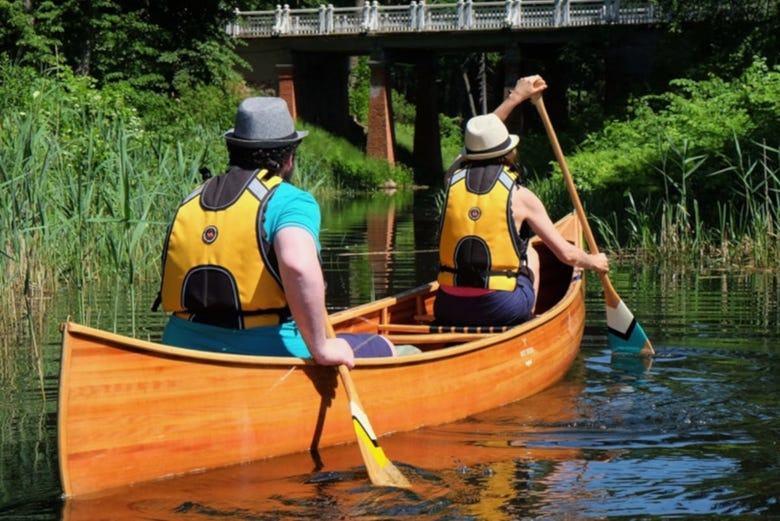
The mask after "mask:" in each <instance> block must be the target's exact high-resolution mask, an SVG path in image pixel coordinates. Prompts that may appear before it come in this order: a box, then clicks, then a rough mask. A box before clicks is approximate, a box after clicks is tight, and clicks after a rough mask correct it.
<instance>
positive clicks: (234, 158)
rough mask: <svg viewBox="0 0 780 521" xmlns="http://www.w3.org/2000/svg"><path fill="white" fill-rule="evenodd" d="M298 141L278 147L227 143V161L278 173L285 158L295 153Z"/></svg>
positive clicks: (234, 164) (240, 165)
mask: <svg viewBox="0 0 780 521" xmlns="http://www.w3.org/2000/svg"><path fill="white" fill-rule="evenodd" d="M296 148H298V143H295V144H293V145H287V146H284V147H279V148H243V147H237V146H232V145H230V144H228V145H227V150H228V157H229V162H230V164H231V165H233V166H237V167H240V168H243V169H245V170H255V169H258V168H260V169H266V170H268V171H269V172H270V173H272V174H276V173H278V172H279V171H280V170H281V169H282V166H284V164H285V162H286V161H287V158H288V157H289V156H290V155H292V154H294V153H295V149H296Z"/></svg>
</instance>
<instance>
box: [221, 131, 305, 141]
mask: <svg viewBox="0 0 780 521" xmlns="http://www.w3.org/2000/svg"><path fill="white" fill-rule="evenodd" d="M233 136H235V137H236V138H238V139H242V140H244V141H263V142H264V141H269V142H271V141H289V140H291V139H294V138H297V137H298V131H293V133H292V134H288V135H286V136H282V137H262V138H258V137H243V136H239V135H237V134H236V133H235V131H234V132H233Z"/></svg>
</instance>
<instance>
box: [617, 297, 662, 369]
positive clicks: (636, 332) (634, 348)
mask: <svg viewBox="0 0 780 521" xmlns="http://www.w3.org/2000/svg"><path fill="white" fill-rule="evenodd" d="M607 328H608V330H607V337H608V339H609V345H610V347H611V348H612V351H613V352H614V353H616V354H626V355H640V356H652V355H654V354H655V350H653V346H652V344H651V343H650V339H649V338H647V335H646V334H645V330H644V329H642V326H640V325H639V322H637V321H636V319H635V318H634V315H633V313H631V310H630V309H628V307H627V306H626V305H625V304H624V303H623V301H622V300H618V301H617V303H610V302H607Z"/></svg>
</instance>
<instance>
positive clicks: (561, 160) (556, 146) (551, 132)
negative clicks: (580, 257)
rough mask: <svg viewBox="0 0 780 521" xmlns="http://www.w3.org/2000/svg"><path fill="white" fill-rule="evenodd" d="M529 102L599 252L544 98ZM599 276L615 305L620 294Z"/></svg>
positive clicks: (591, 242) (592, 248)
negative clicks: (535, 111)
mask: <svg viewBox="0 0 780 521" xmlns="http://www.w3.org/2000/svg"><path fill="white" fill-rule="evenodd" d="M531 103H533V104H534V105H535V106H536V109H537V111H538V112H539V115H540V116H541V118H542V123H544V129H545V131H546V132H547V136H548V137H549V138H550V144H551V145H552V147H553V152H554V153H555V159H557V160H558V164H559V165H560V167H561V171H562V172H563V180H564V181H565V182H566V189H567V190H568V191H569V197H570V198H571V201H572V203H573V204H574V211H575V213H576V214H577V218H579V220H580V223H582V228H583V231H584V233H585V240H586V241H587V243H588V249H590V251H591V253H594V254H597V253H599V247H598V245H597V244H596V238H595V237H594V236H593V231H592V230H591V229H590V224H589V223H588V217H587V215H585V209H584V208H583V207H582V202H581V201H580V196H579V194H578V193H577V187H576V186H575V185H574V179H573V178H572V175H571V172H569V167H568V165H567V164H566V157H565V156H564V155H563V150H562V149H561V145H560V143H559V142H558V137H557V136H556V134H555V129H553V126H552V122H551V121H550V116H548V115H547V109H546V108H545V106H544V99H543V98H542V96H541V95H539V96H536V97H535V98H531ZM599 277H600V278H601V284H602V286H603V288H604V298H605V300H606V301H607V305H609V306H611V307H615V306H617V305H618V303H619V302H620V296H619V295H618V294H617V291H615V288H614V287H613V286H612V282H611V281H610V280H609V277H608V276H607V274H606V273H599Z"/></svg>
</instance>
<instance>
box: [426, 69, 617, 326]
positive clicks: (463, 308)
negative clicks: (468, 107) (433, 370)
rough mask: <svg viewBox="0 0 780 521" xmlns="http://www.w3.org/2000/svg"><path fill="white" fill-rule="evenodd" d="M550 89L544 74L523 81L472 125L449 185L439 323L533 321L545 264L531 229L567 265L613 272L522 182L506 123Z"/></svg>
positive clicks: (443, 225) (437, 308) (468, 126)
mask: <svg viewBox="0 0 780 521" xmlns="http://www.w3.org/2000/svg"><path fill="white" fill-rule="evenodd" d="M546 87H547V85H546V83H545V82H544V80H543V79H542V78H541V76H538V75H535V76H527V77H525V78H520V79H519V80H517V83H516V84H515V87H514V89H512V91H511V92H510V93H509V95H508V96H507V98H506V99H505V100H504V101H503V102H502V103H501V104H500V105H499V106H498V108H496V110H494V111H493V112H492V113H490V114H484V115H481V116H475V117H473V118H471V119H470V120H469V121H468V122H467V123H466V133H465V136H464V147H463V150H462V151H461V155H460V157H459V158H458V159H457V160H456V162H455V164H454V165H453V166H452V167H451V168H450V170H449V172H448V173H447V179H446V181H445V186H446V190H447V192H446V196H447V198H446V201H445V204H444V213H443V214H442V217H441V224H440V233H439V262H440V267H439V277H438V280H439V292H438V293H437V296H436V301H435V302H434V307H433V313H434V316H435V317H436V321H437V322H438V323H440V324H447V325H458V326H481V325H497V326H503V325H514V324H519V323H521V322H523V321H525V320H527V319H528V318H530V317H531V315H532V314H533V309H534V305H535V303H536V295H537V293H538V289H539V288H538V276H537V273H538V271H539V258H538V256H536V252H535V250H534V249H533V248H528V240H527V237H522V236H521V235H520V230H521V229H522V227H523V224H524V223H528V225H529V227H530V228H531V230H533V232H534V233H536V235H538V236H539V237H540V238H541V239H542V240H543V241H544V242H545V244H546V245H547V246H549V248H550V250H551V251H552V252H553V253H554V254H555V256H556V257H558V259H560V260H561V262H565V263H566V264H569V265H571V266H574V267H578V268H586V269H592V270H595V271H597V272H600V273H606V272H607V270H608V269H609V263H608V261H607V257H606V256H605V255H604V254H603V253H599V254H598V255H592V254H588V253H587V252H585V251H583V250H581V249H580V248H577V247H576V246H574V245H573V244H571V243H569V242H568V241H566V240H565V239H564V238H563V236H562V235H561V234H560V233H559V232H558V230H557V229H556V228H555V225H554V224H553V222H552V220H551V219H550V216H549V215H548V214H547V210H546V209H545V207H544V204H543V203H542V201H541V200H540V199H539V197H537V196H536V194H534V193H533V192H532V191H531V190H529V189H528V188H526V187H525V186H522V184H521V183H522V178H521V172H520V170H521V168H520V167H518V166H517V145H518V143H519V142H520V138H519V137H518V136H516V135H514V134H510V133H509V132H508V131H507V128H506V126H505V125H504V121H506V119H507V118H508V117H509V115H510V114H511V113H512V111H513V110H514V109H515V108H516V107H517V106H519V105H520V104H521V103H522V102H523V101H525V100H527V99H530V98H532V97H534V96H538V95H541V93H542V91H543V90H544V89H545V88H546Z"/></svg>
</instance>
